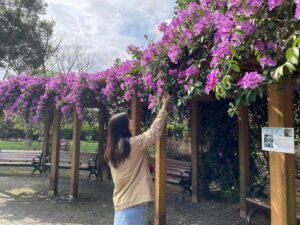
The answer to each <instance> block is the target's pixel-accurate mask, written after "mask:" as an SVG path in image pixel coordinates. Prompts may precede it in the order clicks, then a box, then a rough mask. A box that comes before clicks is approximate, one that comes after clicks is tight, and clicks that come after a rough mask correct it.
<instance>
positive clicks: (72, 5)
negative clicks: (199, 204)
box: [46, 0, 175, 70]
mask: <svg viewBox="0 0 300 225" xmlns="http://www.w3.org/2000/svg"><path fill="white" fill-rule="evenodd" d="M46 2H47V3H48V16H50V17H52V18H53V19H54V20H55V21H56V29H57V30H58V32H59V33H61V34H63V37H64V40H65V42H66V43H70V42H75V41H77V42H78V43H79V44H80V45H82V46H84V47H86V49H87V52H88V54H90V55H95V57H96V66H95V68H93V70H102V69H105V68H107V67H109V66H110V65H111V64H112V63H113V61H114V59H115V58H117V57H119V58H122V59H125V58H127V57H128V55H127V53H126V47H127V45H128V44H135V45H138V46H141V45H143V46H146V45H147V41H146V40H145V38H144V35H145V34H147V35H148V36H149V37H150V38H151V39H155V40H158V39H159V37H160V34H159V32H158V31H157V25H158V24H159V23H161V22H162V21H165V20H168V19H170V18H171V17H172V15H173V11H174V9H173V8H174V6H175V1H174V0H145V1H138V0H122V1H121V0H88V1H80V0H65V1H61V0H46Z"/></svg>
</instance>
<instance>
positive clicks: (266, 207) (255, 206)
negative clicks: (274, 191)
mask: <svg viewBox="0 0 300 225" xmlns="http://www.w3.org/2000/svg"><path fill="white" fill-rule="evenodd" d="M295 183H296V205H297V209H296V210H297V211H296V213H297V215H296V216H297V220H298V221H300V208H299V207H298V206H299V204H300V180H298V179H296V180H295ZM246 201H247V204H248V205H249V207H250V211H249V213H248V215H247V223H248V224H250V223H251V218H252V216H253V214H254V212H256V210H263V211H264V212H265V213H266V215H267V216H270V211H271V204H270V200H269V199H266V198H254V197H248V198H246Z"/></svg>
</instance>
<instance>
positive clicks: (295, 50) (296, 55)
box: [292, 47, 299, 58]
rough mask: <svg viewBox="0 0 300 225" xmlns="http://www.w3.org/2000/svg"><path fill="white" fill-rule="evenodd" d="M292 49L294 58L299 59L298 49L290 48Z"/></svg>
mask: <svg viewBox="0 0 300 225" xmlns="http://www.w3.org/2000/svg"><path fill="white" fill-rule="evenodd" d="M292 49H293V55H294V56H295V57H296V58H299V48H298V47H294V48H292Z"/></svg>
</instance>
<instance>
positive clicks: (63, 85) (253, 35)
mask: <svg viewBox="0 0 300 225" xmlns="http://www.w3.org/2000/svg"><path fill="white" fill-rule="evenodd" d="M294 6H295V7H294ZM293 8H295V12H292V10H291V9H293ZM290 12H292V13H293V14H291V13H290ZM294 17H296V18H297V19H300V0H295V1H294V2H292V1H283V0H200V1H197V3H196V2H192V3H189V4H188V5H186V6H185V7H183V8H182V9H178V10H177V12H176V13H175V16H174V17H173V18H172V19H171V21H170V23H166V22H163V23H161V24H160V26H159V30H160V32H161V33H162V38H161V39H160V40H158V41H156V42H150V43H149V44H148V45H147V47H146V49H141V48H139V47H136V46H133V45H129V46H128V49H127V51H128V53H129V54H131V56H132V59H130V60H126V61H124V62H120V61H116V63H115V64H114V65H112V66H111V67H110V68H108V69H107V70H104V71H101V72H97V73H92V74H88V73H76V74H75V73H70V74H57V75H56V76H55V77H35V76H16V77H12V78H11V79H8V80H7V81H5V82H0V109H2V110H4V111H6V112H8V113H13V114H15V113H21V114H23V115H24V116H25V118H27V119H28V118H29V117H30V116H32V118H33V120H34V121H39V120H40V119H41V116H42V114H43V113H44V112H46V111H47V110H50V108H51V107H52V106H53V105H55V106H56V107H58V108H60V109H61V111H62V112H63V113H68V112H72V111H74V110H75V111H76V112H77V114H78V115H79V117H80V118H82V117H83V108H84V107H87V106H90V105H94V106H95V105H97V104H100V103H105V104H107V105H109V104H110V103H112V102H114V103H116V102H123V101H129V100H130V99H131V97H132V96H133V95H138V96H139V97H140V98H141V99H142V101H147V102H149V105H148V107H149V108H150V109H153V108H154V107H155V105H156V103H157V102H158V98H159V97H160V96H161V95H162V94H163V92H164V91H168V92H171V93H175V95H176V96H177V97H179V98H180V97H182V96H187V95H188V96H192V95H199V94H209V93H210V91H215V92H218V91H220V92H221V93H226V92H230V91H231V93H233V92H234V91H235V90H234V89H235V88H242V89H248V88H250V89H255V88H257V86H258V85H260V84H262V82H263V81H264V80H266V79H271V78H272V76H268V77H265V76H264V75H262V74H266V73H262V71H264V70H268V71H272V68H274V67H275V66H276V65H277V64H278V63H281V62H282V61H283V60H284V59H283V58H284V57H283V56H282V55H283V54H282V52H283V51H284V50H285V48H286V46H285V43H286V40H287V38H288V36H289V35H290V34H292V32H293V30H294V29H295V27H296V28H297V23H298V21H296V20H295V19H294ZM287 20H288V21H289V23H285V22H286V21H287ZM283 25H284V29H283V28H282V27H283ZM278 37H280V38H278ZM249 59H252V60H249ZM253 60H254V61H255V63H254V65H250V67H248V68H245V66H244V67H243V68H240V65H241V64H243V63H244V62H247V61H249V62H251V63H253ZM258 67H259V68H258ZM252 68H256V70H257V71H256V72H254V71H253V69H252ZM250 71H252V72H250ZM270 75H272V74H270ZM223 78H224V79H225V78H226V79H225V80H226V82H225V81H224V79H223ZM216 86H217V88H215V87H216ZM222 88H223V89H222ZM197 90H198V91H197ZM216 94H218V96H220V93H216Z"/></svg>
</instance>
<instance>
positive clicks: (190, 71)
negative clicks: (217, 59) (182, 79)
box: [185, 66, 199, 77]
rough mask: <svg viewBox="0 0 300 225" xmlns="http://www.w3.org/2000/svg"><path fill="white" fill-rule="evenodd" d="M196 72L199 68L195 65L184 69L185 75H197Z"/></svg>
mask: <svg viewBox="0 0 300 225" xmlns="http://www.w3.org/2000/svg"><path fill="white" fill-rule="evenodd" d="M198 73H199V68H198V67H197V66H190V67H189V68H187V69H186V71H185V74H186V76H187V77H191V76H194V75H197V74H198Z"/></svg>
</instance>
